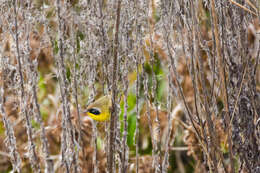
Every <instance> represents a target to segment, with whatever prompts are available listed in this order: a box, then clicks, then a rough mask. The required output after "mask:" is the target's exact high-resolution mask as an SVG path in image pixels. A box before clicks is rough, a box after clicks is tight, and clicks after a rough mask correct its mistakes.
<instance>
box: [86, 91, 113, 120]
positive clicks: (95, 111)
mask: <svg viewBox="0 0 260 173" xmlns="http://www.w3.org/2000/svg"><path fill="white" fill-rule="evenodd" d="M111 105H112V102H111V95H106V96H103V97H101V98H99V99H97V100H96V101H95V102H94V103H92V104H90V105H89V106H88V107H87V112H86V114H87V115H88V116H90V117H91V118H92V119H93V120H96V121H107V120H109V119H110V114H111V112H110V109H111Z"/></svg>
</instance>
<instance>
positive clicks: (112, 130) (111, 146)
mask: <svg viewBox="0 0 260 173" xmlns="http://www.w3.org/2000/svg"><path fill="white" fill-rule="evenodd" d="M120 9H121V0H118V1H117V12H116V32H115V43H114V50H113V51H114V59H113V74H112V109H111V120H110V140H109V153H108V154H109V156H108V172H109V173H112V172H113V168H114V158H115V157H114V151H115V144H114V142H115V127H116V120H117V118H116V116H117V108H116V107H117V106H116V96H117V85H116V84H117V82H116V81H117V69H118V68H117V59H118V34H119V24H120Z"/></svg>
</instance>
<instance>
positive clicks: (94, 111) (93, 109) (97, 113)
mask: <svg viewBox="0 0 260 173" xmlns="http://www.w3.org/2000/svg"><path fill="white" fill-rule="evenodd" d="M88 112H89V113H92V114H94V115H99V114H100V113H101V112H100V111H99V110H98V109H95V108H91V109H89V110H88Z"/></svg>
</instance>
